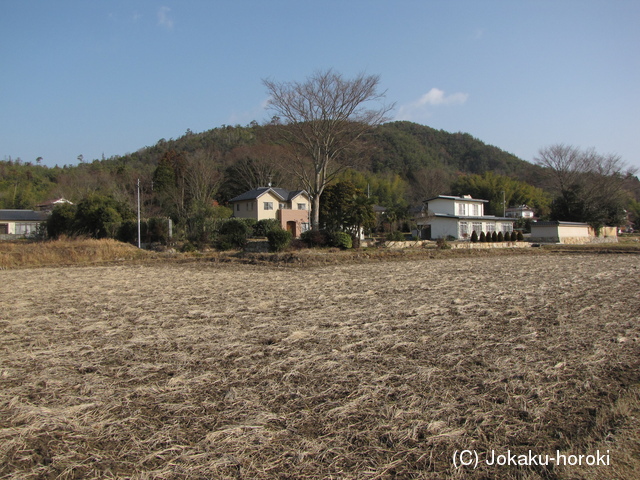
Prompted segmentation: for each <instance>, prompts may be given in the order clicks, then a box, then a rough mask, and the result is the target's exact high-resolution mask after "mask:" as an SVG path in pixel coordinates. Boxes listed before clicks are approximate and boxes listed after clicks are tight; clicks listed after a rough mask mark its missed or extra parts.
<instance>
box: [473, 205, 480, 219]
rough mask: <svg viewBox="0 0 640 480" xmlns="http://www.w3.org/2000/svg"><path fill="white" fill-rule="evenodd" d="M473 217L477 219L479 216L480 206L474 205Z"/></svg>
mask: <svg viewBox="0 0 640 480" xmlns="http://www.w3.org/2000/svg"><path fill="white" fill-rule="evenodd" d="M473 216H474V217H479V216H480V205H474V206H473Z"/></svg>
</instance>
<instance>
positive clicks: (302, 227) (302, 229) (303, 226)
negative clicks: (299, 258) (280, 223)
mask: <svg viewBox="0 0 640 480" xmlns="http://www.w3.org/2000/svg"><path fill="white" fill-rule="evenodd" d="M308 230H310V227H309V224H308V223H304V222H303V223H301V224H300V232H301V233H302V232H306V231H308Z"/></svg>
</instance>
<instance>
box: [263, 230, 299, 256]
mask: <svg viewBox="0 0 640 480" xmlns="http://www.w3.org/2000/svg"><path fill="white" fill-rule="evenodd" d="M292 238H293V235H291V232H288V231H287V230H283V229H281V228H274V229H272V230H269V231H268V232H267V240H269V249H270V250H271V251H272V252H281V251H282V250H284V249H285V248H287V247H288V246H289V244H290V243H291V239H292Z"/></svg>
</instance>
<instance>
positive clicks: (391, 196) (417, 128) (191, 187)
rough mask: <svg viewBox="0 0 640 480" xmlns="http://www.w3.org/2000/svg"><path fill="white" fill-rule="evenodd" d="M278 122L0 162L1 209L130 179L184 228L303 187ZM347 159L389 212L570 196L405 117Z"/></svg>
mask: <svg viewBox="0 0 640 480" xmlns="http://www.w3.org/2000/svg"><path fill="white" fill-rule="evenodd" d="M281 128H284V126H282V125H279V124H278V123H277V121H274V122H273V123H269V124H265V125H259V124H257V123H256V122H252V123H251V124H250V125H247V126H244V127H243V126H222V127H219V128H215V129H212V130H209V131H206V132H201V133H194V132H191V131H190V130H187V132H186V133H185V135H183V136H181V137H180V138H177V139H170V140H165V139H161V140H159V141H158V142H157V143H156V144H155V145H153V146H147V147H144V148H141V149H140V150H138V151H137V152H134V153H130V154H126V155H122V156H114V157H111V158H103V159H96V160H93V161H84V159H82V157H81V156H79V158H78V159H79V160H80V163H78V164H74V165H63V166H56V167H45V166H42V165H40V163H41V159H38V160H37V161H35V162H25V161H21V160H12V159H8V160H4V161H0V208H25V209H29V208H34V207H35V206H36V205H37V204H38V203H40V202H43V201H45V200H48V199H52V198H56V197H65V198H67V199H69V200H71V201H72V202H74V203H76V204H78V203H79V202H81V201H83V200H84V199H87V198H89V197H91V196H95V195H100V196H105V197H109V198H111V199H113V200H114V201H117V202H120V203H123V204H126V205H128V206H129V208H130V209H131V210H135V207H136V204H137V197H138V182H139V185H140V188H139V192H140V199H141V205H142V212H143V217H145V218H152V217H157V218H164V217H169V218H171V219H173V221H174V224H175V225H176V228H177V232H178V233H179V232H180V231H181V229H182V231H184V232H186V231H188V230H189V228H190V225H193V224H197V223H198V222H200V223H202V222H205V221H206V220H207V219H209V218H214V217H216V216H219V214H220V211H216V210H215V209H216V208H220V207H221V206H225V205H226V204H227V202H228V200H229V199H231V198H233V197H234V196H236V195H239V194H240V193H242V192H244V191H247V190H250V189H253V188H256V187H259V186H266V185H268V184H269V183H271V184H272V185H274V186H278V187H283V188H287V189H290V190H294V189H299V188H303V185H302V184H301V182H300V180H299V179H298V178H297V177H296V176H295V175H294V173H293V171H292V170H291V169H290V168H289V167H290V165H291V164H292V158H291V157H290V156H289V155H290V154H289V153H288V152H289V150H288V149H287V148H286V145H284V144H282V143H281V140H279V139H280V138H281V136H280V135H277V133H278V129H281ZM352 160H353V161H352V162H351V163H350V164H349V165H346V164H343V165H340V167H341V168H342V171H340V172H337V174H336V177H335V181H336V182H349V183H351V184H353V185H354V186H355V187H356V188H357V189H358V190H359V191H361V192H363V193H364V194H365V195H366V196H367V198H368V199H370V200H371V201H372V202H373V203H375V204H377V205H381V206H383V207H386V208H387V211H388V212H389V213H388V214H389V215H390V216H392V217H393V218H394V219H400V220H401V219H402V218H403V216H404V217H405V218H408V217H409V208H410V207H412V206H414V207H415V206H419V205H420V204H421V203H422V202H423V201H424V200H425V199H427V198H430V197H433V196H436V195H439V194H470V195H472V196H474V197H477V198H485V199H488V200H490V203H489V205H488V209H487V210H488V213H493V214H502V209H503V208H504V206H505V204H506V206H510V205H515V204H523V203H526V204H528V205H529V206H531V207H533V208H534V209H535V210H536V212H537V214H538V215H539V216H543V217H544V216H549V215H551V216H553V211H552V210H553V208H556V209H559V208H560V207H562V208H564V209H565V210H566V209H567V208H568V207H567V203H570V201H571V197H570V196H569V195H568V194H567V191H559V190H558V188H557V185H556V180H555V178H554V176H553V175H550V174H549V172H550V170H551V168H549V166H546V167H543V166H540V165H534V164H531V163H529V162H525V161H523V160H521V159H519V158H517V157H515V156H514V155H512V154H510V153H507V152H504V151H503V150H500V149H499V148H497V147H494V146H491V145H486V144H485V143H483V142H482V141H480V140H478V139H475V138H473V137H472V136H471V135H469V134H466V133H448V132H445V131H443V130H435V129H432V128H430V127H427V126H423V125H419V124H415V123H411V122H391V123H387V124H383V125H380V126H378V127H375V128H372V129H371V131H370V132H369V134H368V135H367V136H366V137H365V139H364V140H363V142H362V145H361V148H360V150H359V152H358V154H357V155H355V156H354V158H353V159H352ZM616 175H618V176H619V172H618V173H616ZM620 180H621V182H620V183H619V184H620V186H621V187H620V188H621V189H622V196H621V197H620V199H621V200H620V201H621V202H623V203H624V208H626V209H627V211H629V212H631V213H632V214H633V215H635V216H636V217H637V218H640V211H637V209H638V206H640V203H639V202H640V182H638V179H637V177H635V176H634V175H628V176H627V177H626V178H623V179H620ZM583 190H584V187H582V190H581V191H583ZM576 191H577V189H574V190H572V192H573V193H575V192H576ZM502 192H504V193H502ZM559 196H561V197H563V198H564V204H562V203H561V202H558V201H557V198H558V197H559ZM554 201H555V202H554ZM503 202H504V203H503ZM575 211H576V209H575V208H574V209H573V210H572V212H575Z"/></svg>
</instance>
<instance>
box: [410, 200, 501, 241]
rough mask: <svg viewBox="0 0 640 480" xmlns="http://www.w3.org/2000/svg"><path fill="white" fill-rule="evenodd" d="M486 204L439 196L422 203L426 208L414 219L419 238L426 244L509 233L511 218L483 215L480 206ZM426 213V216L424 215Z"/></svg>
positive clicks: (480, 201)
mask: <svg viewBox="0 0 640 480" xmlns="http://www.w3.org/2000/svg"><path fill="white" fill-rule="evenodd" d="M487 202H488V200H480V199H477V198H471V196H470V195H464V196H462V197H454V196H448V195H439V196H437V197H434V198H430V199H428V200H426V201H425V203H426V207H425V209H423V212H422V214H421V216H418V217H417V218H416V223H417V224H418V227H419V228H420V229H421V230H422V235H421V236H422V237H423V238H425V239H427V240H435V239H438V238H453V239H456V240H465V239H470V238H471V234H472V233H473V232H476V234H477V235H480V233H482V232H485V234H487V233H489V234H492V233H493V232H502V233H511V232H512V231H513V218H508V217H496V216H493V215H485V214H484V204H485V203H487ZM425 210H426V214H425V213H424V211H425Z"/></svg>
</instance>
